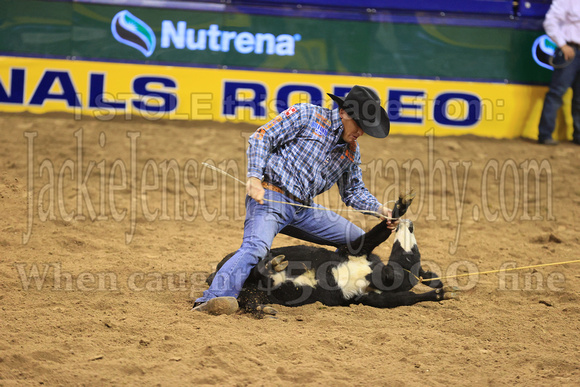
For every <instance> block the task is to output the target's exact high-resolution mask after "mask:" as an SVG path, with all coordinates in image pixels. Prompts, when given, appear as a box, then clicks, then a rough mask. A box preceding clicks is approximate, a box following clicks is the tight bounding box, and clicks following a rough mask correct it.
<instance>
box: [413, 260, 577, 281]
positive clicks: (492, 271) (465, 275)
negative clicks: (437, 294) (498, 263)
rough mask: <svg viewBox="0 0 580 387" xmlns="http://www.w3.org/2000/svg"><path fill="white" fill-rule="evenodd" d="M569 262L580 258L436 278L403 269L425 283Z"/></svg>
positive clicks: (575, 261) (574, 261)
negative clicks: (418, 275) (424, 276)
mask: <svg viewBox="0 0 580 387" xmlns="http://www.w3.org/2000/svg"><path fill="white" fill-rule="evenodd" d="M567 263H580V259H576V260H573V261H564V262H553V263H542V264H539V265H530V266H522V267H511V268H508V269H499V270H488V271H479V272H475V273H465V274H456V275H448V276H445V277H436V278H428V279H423V278H421V277H417V276H416V275H415V274H414V273H412V272H411V271H410V270H407V269H403V270H405V271H406V272H409V273H411V274H412V275H413V277H415V278H416V279H417V280H418V281H419V282H421V283H424V282H431V281H440V280H445V279H449V278H459V277H468V276H472V275H479V274H493V273H501V272H506V271H514V270H524V269H533V268H536V267H546V266H557V265H565V264H567Z"/></svg>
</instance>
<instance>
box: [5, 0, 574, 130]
mask: <svg viewBox="0 0 580 387" xmlns="http://www.w3.org/2000/svg"><path fill="white" fill-rule="evenodd" d="M367 2H369V1H367ZM106 3H107V2H106V1H61V2H49V1H25V2H19V1H6V2H4V7H5V12H3V16H1V17H2V19H3V20H2V26H3V28H1V29H0V111H4V112H31V113H47V112H68V113H72V114H74V115H75V116H77V117H80V116H82V115H92V116H95V117H97V118H99V119H111V118H112V117H113V116H115V115H121V116H125V117H127V118H130V117H133V116H143V117H147V118H149V119H180V120H200V119H201V120H215V121H234V122H249V123H253V124H256V125H261V124H263V123H265V122H267V121H268V120H269V119H271V118H272V117H274V116H275V115H277V114H278V113H280V112H281V111H283V110H284V109H286V108H287V107H288V106H289V105H291V104H293V103H296V102H312V103H317V104H322V105H325V106H328V107H331V106H332V101H331V100H330V98H329V97H327V95H326V93H327V92H332V93H334V94H337V95H344V94H345V93H347V92H348V90H349V89H350V87H352V85H354V84H365V85H367V86H370V87H373V88H374V89H375V90H376V91H377V92H378V94H379V95H380V96H381V98H382V99H383V100H384V101H387V102H386V103H385V107H386V108H387V110H388V112H389V116H390V118H391V122H392V133H399V134H415V135H417V134H418V135H422V134H425V133H427V132H432V133H434V134H435V135H442V136H448V135H463V134H473V135H477V136H485V137H495V138H514V137H519V136H524V137H530V138H533V137H535V136H536V126H537V122H538V119H539V113H540V110H541V104H542V101H543V96H544V94H545V92H546V84H547V83H548V82H549V79H550V74H551V68H550V67H549V66H548V65H547V64H546V62H547V55H548V54H549V53H550V49H553V46H552V45H551V42H550V40H549V38H547V37H546V36H545V35H543V34H544V33H543V31H542V30H541V17H540V16H542V15H528V16H525V15H524V16H522V15H521V14H519V13H518V14H515V15H514V14H513V9H512V6H511V5H510V6H509V7H508V6H506V3H505V2H501V1H499V2H498V1H495V2H490V1H487V0H478V2H475V3H474V2H473V1H467V2H462V3H461V4H462V7H463V8H462V9H461V12H455V13H448V14H445V13H444V12H439V13H434V12H433V11H432V10H422V11H421V12H419V11H414V12H410V10H404V9H395V10H393V9H390V10H383V9H378V10H377V9H374V8H367V9H366V10H367V12H366V13H365V12H361V10H360V9H357V8H353V9H352V10H349V12H342V13H337V12H331V11H329V9H330V8H329V7H328V5H327V4H324V1H322V0H320V1H314V0H313V1H310V2H306V5H305V6H304V7H301V8H289V6H288V3H287V2H286V3H285V7H284V6H281V5H280V4H276V7H273V6H272V4H267V3H266V2H262V3H260V2H248V3H244V6H240V5H239V4H236V3H234V4H233V5H230V6H226V5H224V3H218V2H201V3H199V2H179V3H178V2H143V3H139V2H133V4H138V5H140V6H116V5H111V4H106ZM277 3H280V2H277ZM343 3H346V2H343ZM362 3H365V2H364V1H363V2H362ZM371 3H372V4H371ZM375 3H376V2H375ZM387 3H389V2H387ZM476 3H477V4H482V3H489V4H492V3H493V4H494V7H491V8H490V7H488V8H485V7H483V8H480V9H483V10H485V9H486V10H487V11H486V12H483V11H482V12H480V13H479V16H480V17H479V18H476V17H475V16H478V15H477V13H474V12H475V11H470V8H469V6H472V5H473V4H476ZM509 3H510V4H511V2H509ZM532 3H533V4H535V3H534V2H532ZM377 4H380V3H377ZM393 4H394V3H393ZM393 4H391V6H392V8H393V7H394V8H396V7H395V6H394V5H393ZM145 5H147V6H145ZM364 5H365V4H361V6H363V7H364ZM368 5H374V3H373V2H372V1H370V2H369V4H368ZM398 7H399V8H401V6H398ZM345 9H347V10H348V7H346V8H345ZM317 10H318V11H317ZM470 12H471V13H470ZM528 12H529V11H528ZM568 100H569V97H568V98H567V101H566V103H567V104H568V103H569V102H568ZM567 119H569V117H567V116H563V117H562V119H561V120H560V121H561V122H560V128H559V131H558V132H557V137H565V136H567V135H568V133H567V131H566V125H565V124H566V120H567Z"/></svg>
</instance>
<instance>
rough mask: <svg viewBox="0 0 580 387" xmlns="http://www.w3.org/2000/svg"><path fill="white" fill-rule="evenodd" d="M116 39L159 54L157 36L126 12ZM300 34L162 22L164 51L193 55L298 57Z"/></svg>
mask: <svg viewBox="0 0 580 387" xmlns="http://www.w3.org/2000/svg"><path fill="white" fill-rule="evenodd" d="M111 31H112V32H113V36H114V37H115V39H116V40H117V41H119V42H121V43H123V44H126V45H127V46H130V47H133V48H135V49H137V50H139V51H141V52H142V53H143V55H145V56H146V57H149V56H151V55H152V54H153V51H155V44H156V40H155V34H154V33H153V30H152V29H151V27H149V26H148V25H147V24H146V23H145V22H144V21H143V20H141V19H139V18H137V17H136V16H135V15H133V14H131V12H129V11H127V10H124V11H121V12H119V13H117V14H116V15H115V16H114V17H113V20H112V21H111ZM301 38H302V37H301V36H300V34H294V35H289V34H280V35H274V34H271V33H252V32H248V31H240V32H236V31H222V30H220V26H219V25H217V24H211V25H209V26H208V27H207V28H199V29H197V30H195V29H193V28H187V23H186V22H185V21H178V22H177V23H174V22H173V21H171V20H163V21H162V22H161V44H160V46H161V48H173V49H178V50H184V49H187V50H190V51H205V50H209V51H216V52H230V51H232V52H237V53H240V54H265V55H278V56H294V53H295V48H296V42H298V41H300V39H301Z"/></svg>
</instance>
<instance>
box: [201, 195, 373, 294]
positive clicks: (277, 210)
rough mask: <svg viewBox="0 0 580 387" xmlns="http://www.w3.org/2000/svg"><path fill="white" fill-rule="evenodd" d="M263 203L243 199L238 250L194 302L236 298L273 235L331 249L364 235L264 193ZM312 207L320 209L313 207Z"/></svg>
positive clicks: (333, 218) (321, 213)
mask: <svg viewBox="0 0 580 387" xmlns="http://www.w3.org/2000/svg"><path fill="white" fill-rule="evenodd" d="M265 199H270V200H276V201H279V202H282V203H273V202H268V201H264V204H258V203H257V202H256V201H255V200H254V199H251V198H250V197H248V196H246V221H245V223H244V239H243V241H242V246H241V247H240V249H239V250H238V251H237V252H236V253H235V254H234V255H233V256H232V257H231V258H230V259H229V260H228V261H227V262H226V263H225V264H224V265H223V266H222V267H221V269H220V270H219V271H218V272H217V274H216V276H215V278H214V280H213V282H212V284H211V286H210V287H209V289H208V290H206V291H205V292H204V293H203V296H202V297H200V298H198V299H197V300H196V302H205V301H208V300H210V299H212V298H214V297H225V296H231V297H238V295H239V294H240V291H241V290H242V287H243V285H244V282H245V281H246V279H247V278H248V276H249V275H250V271H251V270H252V268H253V267H254V266H255V265H257V264H258V262H259V261H260V259H262V258H264V257H265V256H266V254H267V253H268V251H269V250H270V247H271V246H272V241H273V240H274V237H275V236H276V234H278V233H280V232H282V233H285V234H288V235H291V236H295V237H299V238H301V239H304V240H308V241H309V242H314V243H318V244H326V245H331V246H339V245H344V244H347V243H350V242H353V241H354V240H356V239H357V238H358V237H360V236H361V235H363V234H364V231H363V230H362V229H361V228H360V227H358V226H355V225H354V224H353V223H351V222H349V221H348V220H346V219H345V218H343V217H341V216H339V215H337V214H336V213H334V212H331V211H320V210H315V209H312V208H302V207H296V206H292V205H289V204H287V203H296V202H294V201H292V200H291V199H289V198H287V197H286V196H284V195H282V194H280V193H278V192H274V191H270V190H266V191H265ZM313 206H316V207H321V208H322V206H318V205H316V204H314V205H313Z"/></svg>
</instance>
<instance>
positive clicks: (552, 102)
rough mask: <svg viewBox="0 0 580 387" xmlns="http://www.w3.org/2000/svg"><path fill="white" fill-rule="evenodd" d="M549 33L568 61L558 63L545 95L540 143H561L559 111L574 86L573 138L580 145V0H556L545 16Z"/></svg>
mask: <svg viewBox="0 0 580 387" xmlns="http://www.w3.org/2000/svg"><path fill="white" fill-rule="evenodd" d="M544 29H545V30H546V33H547V34H548V36H549V37H550V39H552V40H553V41H554V42H555V43H556V44H557V45H558V47H559V49H560V50H561V51H562V56H563V57H564V59H565V61H566V65H565V66H562V67H559V66H554V72H553V74H552V80H551V82H550V88H549V90H548V92H547V93H546V97H545V99H544V107H543V108H542V115H541V117H540V123H539V125H538V143H539V144H543V145H557V144H558V141H556V140H554V139H553V138H552V133H553V132H554V128H555V126H556V115H557V114H558V110H559V109H560V107H561V106H562V96H563V95H564V93H566V91H567V90H568V88H570V87H571V88H572V92H573V97H572V118H573V121H574V134H573V140H572V142H573V143H574V144H577V145H580V58H579V55H578V49H579V48H580V1H578V0H554V1H553V2H552V5H551V6H550V9H549V10H548V13H547V14H546V18H545V20H544Z"/></svg>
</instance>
